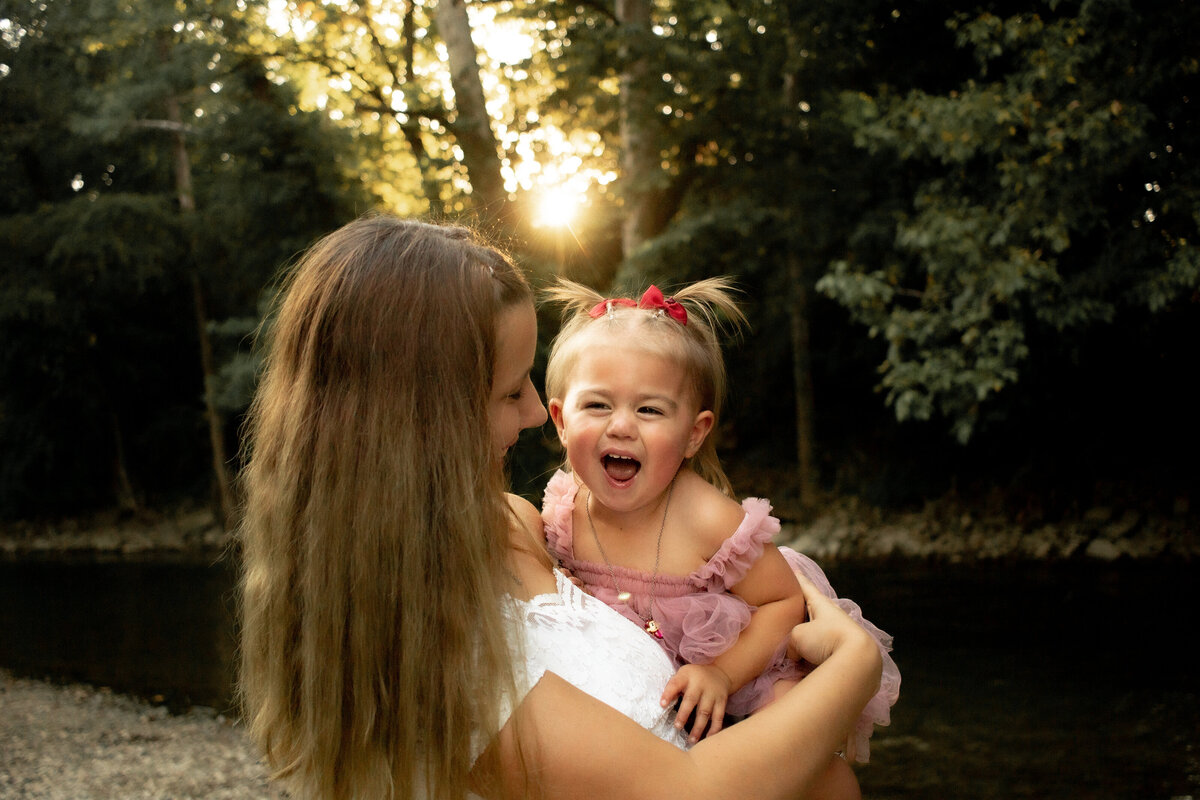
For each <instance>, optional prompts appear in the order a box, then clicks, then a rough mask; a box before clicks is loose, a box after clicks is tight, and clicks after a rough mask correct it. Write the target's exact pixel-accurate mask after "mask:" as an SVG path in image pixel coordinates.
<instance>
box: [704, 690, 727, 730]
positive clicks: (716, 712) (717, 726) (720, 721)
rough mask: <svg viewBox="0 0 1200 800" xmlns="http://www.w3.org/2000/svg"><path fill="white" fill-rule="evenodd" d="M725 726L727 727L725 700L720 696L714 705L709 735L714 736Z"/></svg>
mask: <svg viewBox="0 0 1200 800" xmlns="http://www.w3.org/2000/svg"><path fill="white" fill-rule="evenodd" d="M723 727H725V700H724V698H719V699H718V700H717V702H716V703H715V704H714V705H713V712H712V722H710V723H709V725H708V735H709V736H712V735H713V734H714V733H716V732H718V731H719V730H721V728H723Z"/></svg>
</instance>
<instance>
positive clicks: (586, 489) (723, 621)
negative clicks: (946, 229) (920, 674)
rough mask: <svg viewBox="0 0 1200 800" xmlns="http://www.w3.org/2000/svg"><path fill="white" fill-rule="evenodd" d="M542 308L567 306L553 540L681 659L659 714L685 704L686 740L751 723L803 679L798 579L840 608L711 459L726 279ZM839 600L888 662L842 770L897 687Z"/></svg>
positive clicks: (775, 523)
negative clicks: (729, 724) (795, 641)
mask: <svg viewBox="0 0 1200 800" xmlns="http://www.w3.org/2000/svg"><path fill="white" fill-rule="evenodd" d="M547 295H548V297H549V299H550V300H551V301H553V302H558V303H561V304H562V305H563V306H564V314H565V320H564V323H563V326H562V329H561V331H560V332H559V334H558V336H557V337H556V338H555V340H554V343H553V345H552V348H551V352H550V359H549V363H548V364H547V369H546V394H547V398H548V406H549V410H550V417H551V419H552V420H553V421H554V425H555V428H556V429H557V432H558V437H559V440H560V442H561V443H562V445H563V447H564V449H565V450H566V457H567V463H568V465H569V467H570V472H569V473H567V472H564V471H561V470H560V471H559V472H557V473H556V474H555V475H554V477H553V478H552V479H551V480H550V482H549V484H548V486H547V487H546V493H545V499H544V504H543V507H542V518H543V521H544V523H545V535H546V541H547V544H548V546H549V548H550V551H551V554H552V555H554V556H556V557H557V558H558V559H560V561H561V562H562V564H563V565H564V566H566V567H567V568H569V570H570V571H571V573H572V574H573V575H574V576H575V577H576V578H577V579H578V580H580V581H581V582H582V583H583V584H584V586H585V588H586V589H587V590H588V591H589V592H590V593H591V594H593V595H594V596H596V597H598V598H599V599H601V600H603V601H604V602H605V603H607V604H609V605H610V606H612V607H613V608H615V609H616V610H617V611H619V612H620V613H621V614H623V615H624V616H626V617H628V618H629V619H631V620H633V621H634V622H636V623H637V624H639V625H641V626H642V627H643V628H644V629H645V630H646V632H647V634H648V635H651V636H654V637H655V638H656V639H658V640H659V642H660V644H661V645H662V646H663V647H664V648H665V649H666V650H667V652H668V653H669V654H670V655H671V656H672V657H673V658H674V659H675V662H676V665H677V666H678V667H679V669H678V672H677V673H676V674H675V676H674V677H673V678H672V679H671V681H670V682H669V683H668V684H667V687H666V689H665V691H664V693H663V698H662V702H663V704H664V705H667V704H669V703H671V702H674V701H675V699H676V698H677V697H679V698H680V707H679V711H678V714H677V715H676V726H677V727H680V728H682V727H683V726H684V724H685V723H686V721H687V720H688V718H689V716H690V715H691V714H692V712H693V710H694V711H695V714H696V717H695V722H694V723H693V724H692V725H691V728H690V739H691V741H693V742H695V741H697V740H698V739H699V738H700V736H701V734H703V733H704V731H705V728H706V727H707V729H708V733H715V732H716V731H718V730H719V729H720V728H721V726H722V720H723V717H724V714H726V713H728V714H730V715H732V716H735V717H741V716H745V715H748V714H751V713H753V712H755V711H757V710H758V709H760V708H762V707H763V706H765V705H766V704H767V703H769V702H771V701H772V700H773V699H774V698H775V696H776V692H779V691H782V690H784V689H785V688H787V687H788V686H790V685H791V684H793V683H795V682H796V681H798V680H799V679H801V678H802V677H804V675H805V674H806V665H805V664H804V663H803V662H798V661H795V660H792V659H790V658H788V657H787V653H786V652H785V649H784V645H783V641H784V636H785V634H786V632H787V631H788V630H789V629H791V627H792V626H793V625H796V624H797V623H799V622H802V621H803V620H804V618H805V606H804V600H803V596H802V595H801V593H800V589H799V585H798V584H797V582H796V579H795V576H794V574H793V571H794V570H799V571H801V572H803V573H804V574H805V575H807V576H808V577H809V578H810V579H812V580H813V581H814V583H816V584H817V585H818V586H819V587H821V590H822V592H824V593H825V594H826V595H828V596H829V597H831V598H836V595H834V593H833V590H832V588H831V587H830V586H829V581H828V580H827V579H826V578H825V575H824V573H823V572H822V571H821V569H820V567H818V566H817V565H816V564H815V563H814V562H813V561H812V560H811V559H809V558H807V557H806V556H803V555H801V554H799V553H796V552H794V551H791V550H789V549H787V548H777V547H776V546H775V545H774V544H772V539H773V538H774V536H775V534H777V533H778V532H779V520H778V519H776V518H775V517H773V516H771V515H770V511H771V506H770V504H769V503H768V502H767V501H766V500H761V499H753V498H751V499H747V500H744V501H743V502H742V503H741V504H740V505H739V504H738V503H737V502H735V501H734V500H732V499H730V496H729V495H730V494H731V489H730V487H729V481H728V479H727V478H726V477H725V474H724V472H723V470H722V469H721V466H720V463H719V462H718V460H717V456H716V449H715V445H714V440H713V438H712V437H711V436H710V435H709V434H710V433H711V432H712V430H713V428H714V427H715V425H716V424H717V419H718V415H719V413H720V400H721V397H722V394H723V391H724V382H725V367H724V362H723V359H722V356H721V350H720V344H719V342H718V340H717V331H718V329H719V320H720V319H721V318H722V317H724V318H725V319H728V320H731V321H732V322H733V323H743V322H744V321H745V320H744V316H743V315H742V313H741V311H740V309H739V308H738V306H737V304H736V303H735V302H734V300H733V298H732V295H731V292H730V287H729V284H728V282H727V281H725V280H724V279H720V278H714V279H708V280H704V281H700V282H698V283H695V284H693V285H691V286H689V287H686V288H684V289H682V290H680V291H679V292H678V293H677V294H676V295H675V296H674V297H663V295H662V293H661V292H660V291H659V290H658V289H657V288H656V287H654V286H651V287H650V288H649V290H647V291H646V293H645V294H644V295H643V296H642V297H641V299H640V300H639V301H637V302H635V301H633V300H630V299H627V298H616V299H605V298H604V297H602V296H601V295H599V294H597V293H596V292H594V291H593V290H591V289H589V288H587V287H585V286H582V285H579V284H576V283H572V282H570V281H560V282H559V284H558V285H556V286H555V287H552V288H551V289H549V290H548V292H547ZM836 602H837V603H838V605H840V606H841V607H842V608H843V609H844V610H846V611H847V612H848V613H850V615H851V616H852V617H853V618H854V619H855V620H856V621H858V622H859V623H860V624H861V625H862V626H863V627H864V628H865V629H866V630H867V631H868V632H869V633H871V634H872V635H873V636H874V637H875V638H876V639H877V640H878V643H879V647H880V650H881V652H882V653H883V660H884V672H883V679H882V682H881V686H880V689H879V692H878V693H877V694H876V696H875V697H874V698H873V699H872V700H871V702H870V703H868V705H867V707H866V709H865V710H864V711H863V714H862V716H861V717H860V719H859V721H858V723H857V727H856V730H855V731H854V732H853V733H852V734H850V736H849V737H848V740H847V751H846V757H847V759H855V758H857V760H859V761H863V762H865V761H866V760H867V759H868V756H869V749H868V738H869V737H870V735H871V733H872V731H873V726H874V725H876V724H879V725H887V724H888V723H889V721H890V708H891V706H892V705H893V704H894V703H895V701H896V699H897V697H898V696H899V685H900V675H899V671H898V670H897V668H896V665H895V662H894V661H892V659H891V658H890V657H889V656H887V655H886V653H887V651H889V650H890V649H891V637H890V636H888V635H887V634H886V633H884V632H883V631H880V630H879V629H878V628H876V627H875V626H874V625H872V624H871V623H869V622H867V621H866V620H864V619H863V618H862V613H861V612H860V610H859V608H858V606H857V605H856V604H855V603H853V602H851V601H849V600H845V599H839V600H837V601H836ZM847 772H848V771H847ZM851 778H852V775H851Z"/></svg>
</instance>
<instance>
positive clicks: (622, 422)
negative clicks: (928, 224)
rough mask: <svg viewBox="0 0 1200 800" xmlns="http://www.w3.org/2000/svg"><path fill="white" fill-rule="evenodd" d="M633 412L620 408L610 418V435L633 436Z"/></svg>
mask: <svg viewBox="0 0 1200 800" xmlns="http://www.w3.org/2000/svg"><path fill="white" fill-rule="evenodd" d="M634 423H635V419H634V415H633V412H631V411H628V410H627V409H623V408H618V409H616V410H614V411H613V413H612V415H611V416H609V418H608V435H609V436H632V435H633V432H634V430H635V424H634Z"/></svg>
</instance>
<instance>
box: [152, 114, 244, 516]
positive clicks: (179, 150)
mask: <svg viewBox="0 0 1200 800" xmlns="http://www.w3.org/2000/svg"><path fill="white" fill-rule="evenodd" d="M166 106H167V119H168V120H169V121H170V122H171V123H173V124H174V128H175V130H174V132H173V133H172V134H171V136H172V144H173V148H172V149H173V151H174V159H175V163H174V168H175V192H176V195H177V196H178V198H179V209H180V212H181V213H182V214H183V215H184V218H185V219H189V218H190V217H191V216H192V215H194V214H195V213H196V196H195V193H194V192H193V191H192V165H191V161H190V160H189V158H188V151H187V141H186V140H185V139H184V127H183V118H182V114H181V113H180V110H179V102H178V101H177V100H176V99H175V98H174V97H169V98H167V100H166ZM193 249H194V248H193ZM189 273H190V275H189V277H190V279H191V287H192V309H193V311H194V312H195V316H196V336H197V338H198V339H199V342H200V368H201V370H202V372H203V374H204V407H205V417H206V418H207V420H208V437H209V442H210V443H211V445H212V459H213V477H214V479H215V480H216V484H217V497H218V508H217V515H218V520H217V521H218V522H220V524H221V527H222V528H223V529H225V530H229V529H230V526H231V525H232V524H233V522H234V514H235V511H234V509H235V507H236V503H235V501H234V497H233V484H232V481H231V480H230V477H229V469H228V468H227V466H226V464H227V463H228V456H227V454H226V452H225V423H224V420H223V419H222V418H221V413H220V411H218V410H217V403H216V395H217V392H216V369H215V367H214V365H213V355H212V342H211V341H210V340H209V338H208V312H207V311H206V310H205V304H204V291H203V287H202V286H201V283H200V273H199V271H198V270H197V268H196V267H195V265H194V264H193V265H192V266H191V267H190V269H189Z"/></svg>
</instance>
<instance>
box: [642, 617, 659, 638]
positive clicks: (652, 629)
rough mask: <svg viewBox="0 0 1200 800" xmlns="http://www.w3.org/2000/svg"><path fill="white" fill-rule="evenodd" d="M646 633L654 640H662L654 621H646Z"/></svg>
mask: <svg viewBox="0 0 1200 800" xmlns="http://www.w3.org/2000/svg"><path fill="white" fill-rule="evenodd" d="M646 633H648V634H650V635H651V636H653V637H654V638H655V639H661V638H663V635H662V631H661V630H659V629H658V623H657V622H655V621H654V620H648V621H647V622H646Z"/></svg>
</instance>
